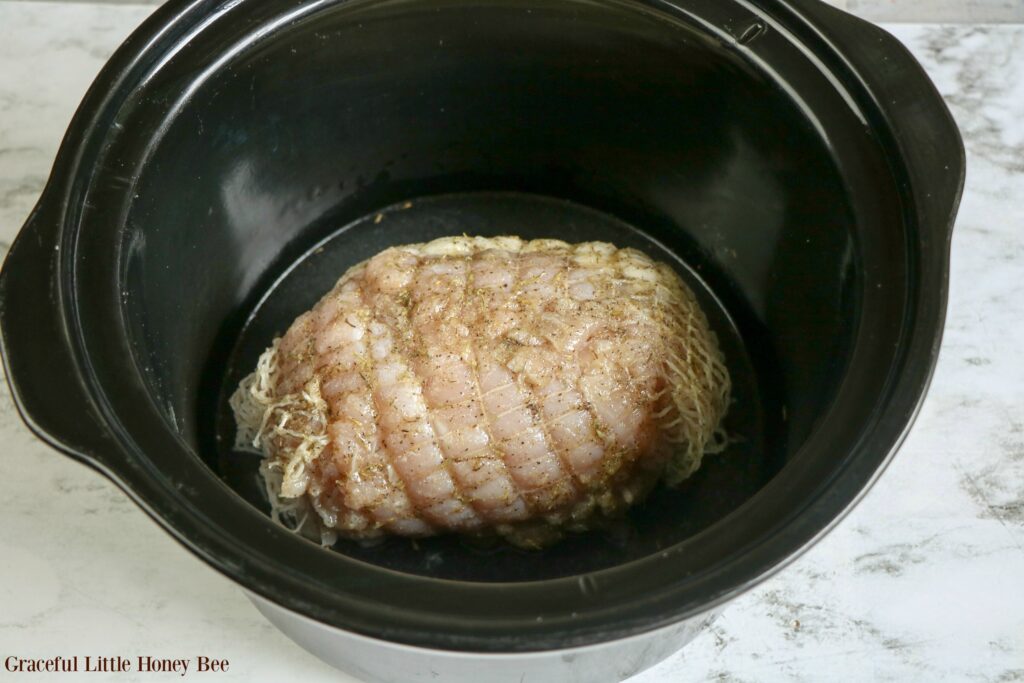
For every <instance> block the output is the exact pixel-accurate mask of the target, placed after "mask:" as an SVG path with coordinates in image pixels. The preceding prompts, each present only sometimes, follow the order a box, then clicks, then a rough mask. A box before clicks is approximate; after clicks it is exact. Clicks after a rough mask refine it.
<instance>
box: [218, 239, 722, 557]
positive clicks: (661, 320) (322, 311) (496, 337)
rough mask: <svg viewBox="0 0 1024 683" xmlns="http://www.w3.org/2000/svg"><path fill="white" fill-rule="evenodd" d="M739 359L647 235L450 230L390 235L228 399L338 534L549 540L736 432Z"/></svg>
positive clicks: (639, 493)
mask: <svg viewBox="0 0 1024 683" xmlns="http://www.w3.org/2000/svg"><path fill="white" fill-rule="evenodd" d="M729 392H730V384H729V376H728V372H727V370H726V367H725V363H724V360H723V358H722V355H721V352H720V350H719V348H718V345H717V341H716V338H715V335H714V334H713V333H712V332H711V331H710V329H709V327H708V322H707V319H706V318H705V316H704V314H703V312H702V311H701V309H700V307H699V305H698V303H697V300H696V298H695V297H694V295H693V293H692V292H691V291H690V290H689V289H688V288H687V286H686V285H685V284H684V283H683V281H682V280H681V279H680V278H679V276H678V275H677V274H676V273H675V271H673V270H672V269H671V268H670V267H668V266H667V265H665V264H662V263H656V262H654V261H652V260H651V259H650V258H648V257H647V256H645V255H644V254H642V253H640V252H638V251H636V250H633V249H617V248H615V247H614V246H612V245H610V244H605V243H600V242H590V243H584V244H576V245H570V244H567V243H565V242H561V241H556V240H533V241H524V240H521V239H519V238H516V237H498V238H481V237H451V238H444V239H439V240H435V241H433V242H430V243H427V244H413V245H408V246H403V247H396V248H392V249H388V250H386V251H384V252H381V253H380V254H378V255H377V256H374V257H373V258H371V259H370V260H368V261H365V262H363V263H360V264H358V265H356V266H354V267H352V268H351V269H349V270H348V272H346V273H345V274H344V276H343V277H342V278H341V280H339V281H338V283H337V285H336V286H335V287H334V289H333V290H331V291H330V292H328V293H327V294H326V295H325V296H324V297H323V298H322V299H321V300H320V301H319V303H317V304H316V306H314V307H313V309H312V310H311V311H309V312H307V313H304V314H302V315H301V316H299V317H298V319H297V320H295V322H294V323H293V324H292V326H291V327H290V328H289V329H288V331H287V333H285V335H284V336H283V337H281V338H280V339H277V340H275V341H274V342H273V345H272V346H271V347H270V348H269V349H267V351H266V352H265V353H264V354H263V355H262V356H261V357H260V360H259V363H258V366H257V368H256V370H255V372H253V373H252V374H251V375H250V376H248V377H247V378H246V379H245V380H243V381H242V383H241V385H240V386H239V388H238V390H237V391H236V392H235V394H234V396H233V397H232V399H231V405H232V408H233V409H234V411H235V418H236V421H237V424H238V439H239V442H240V443H241V444H243V445H244V446H246V447H249V448H250V449H256V450H258V451H259V452H261V453H262V454H263V455H264V456H265V460H264V462H263V466H262V468H261V472H262V473H263V476H264V478H265V480H266V483H267V487H268V493H269V495H270V497H271V504H272V506H273V507H274V510H275V516H276V517H278V518H279V519H280V514H281V513H282V512H285V513H288V515H289V516H290V517H291V522H292V525H293V526H294V525H299V526H302V525H312V526H315V527H316V530H317V531H319V532H320V533H321V535H322V538H323V539H324V542H330V541H331V540H332V539H333V537H334V535H335V534H337V535H341V536H345V537H349V538H353V537H355V538H360V537H372V536H377V535H380V534H383V533H389V534H395V535H401V536H428V535H433V534H438V533H446V532H458V533H470V534H494V533H496V534H498V535H500V536H503V537H505V538H507V539H509V540H511V541H512V542H514V543H517V544H519V545H524V546H541V545H544V544H546V543H549V542H551V541H552V540H554V539H557V538H558V537H559V535H560V533H561V532H562V531H563V530H567V529H585V528H588V527H589V526H592V525H594V524H595V523H597V522H598V521H599V520H601V519H605V518H608V517H610V516H614V515H616V514H620V513H621V512H623V511H624V510H625V509H626V508H628V507H629V506H630V505H633V504H635V503H637V502H639V501H641V500H642V499H643V497H644V496H645V495H646V494H647V492H648V491H650V489H651V488H652V487H653V486H654V485H655V484H656V483H657V482H658V480H659V479H664V480H665V481H666V482H667V483H668V484H670V485H671V484H675V483H678V482H680V481H682V480H683V479H685V478H686V477H688V476H689V475H690V474H692V473H693V471H694V470H696V469H697V468H698V467H699V465H700V461H701V458H702V456H703V455H704V454H705V453H706V452H712V451H714V450H716V449H719V448H721V446H722V444H723V443H724V435H723V432H722V430H721V428H720V423H721V420H722V418H723V416H724V414H725V412H726V409H727V406H728V401H729Z"/></svg>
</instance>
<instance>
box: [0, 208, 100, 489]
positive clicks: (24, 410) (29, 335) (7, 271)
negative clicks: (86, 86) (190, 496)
mask: <svg viewBox="0 0 1024 683" xmlns="http://www.w3.org/2000/svg"><path fill="white" fill-rule="evenodd" d="M50 209H51V206H50V204H49V203H48V202H47V201H46V200H45V194H44V199H42V200H40V202H39V203H38V204H37V205H36V208H35V209H34V210H33V212H32V214H31V215H30V216H29V218H28V220H27V221H26V222H25V226H24V227H23V228H22V229H21V232H19V233H18V237H17V239H16V240H15V241H14V244H13V245H11V248H10V250H9V251H8V252H7V258H6V259H5V260H4V263H3V269H2V270H0V351H2V354H3V362H4V371H5V372H6V374H7V382H8V385H9V386H10V389H11V396H12V397H13V398H14V403H15V405H16V406H17V408H18V412H19V413H20V414H21V417H22V419H23V420H24V421H25V423H26V424H27V425H28V427H29V429H31V430H32V431H33V432H34V433H35V434H36V435H37V436H38V437H39V438H41V439H42V440H43V441H46V442H47V443H49V444H50V445H52V446H54V447H55V448H57V449H58V450H60V451H62V452H64V453H66V454H68V455H70V456H71V457H73V458H75V459H77V460H80V461H83V462H85V463H86V464H88V465H90V466H92V467H95V468H98V469H100V470H105V469H106V467H105V466H104V463H103V462H102V459H101V456H100V454H102V453H110V452H113V451H112V449H114V448H115V447H114V445H113V442H112V440H111V437H110V435H109V434H107V432H106V430H105V429H103V428H102V427H101V426H100V425H101V422H100V420H99V416H98V413H97V411H96V408H95V406H94V405H93V403H92V401H91V400H90V399H89V397H88V394H87V393H86V391H85V389H84V388H83V384H82V379H81V375H80V373H79V370H78V367H77V366H76V364H75V362H74V360H73V358H72V356H71V351H70V346H69V343H68V334H67V330H66V329H65V324H64V316H63V315H62V314H61V310H60V297H59V296H58V292H57V286H58V285H57V278H56V276H55V274H56V273H57V268H58V263H59V261H60V251H59V246H58V236H59V221H58V219H57V218H55V217H54V216H52V215H51V213H52V211H51V210H50Z"/></svg>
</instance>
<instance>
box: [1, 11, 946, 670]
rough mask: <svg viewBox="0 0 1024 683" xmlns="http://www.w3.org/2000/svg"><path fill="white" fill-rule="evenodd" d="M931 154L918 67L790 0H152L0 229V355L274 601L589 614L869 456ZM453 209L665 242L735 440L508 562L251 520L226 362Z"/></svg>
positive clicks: (429, 230) (929, 255)
mask: <svg viewBox="0 0 1024 683" xmlns="http://www.w3.org/2000/svg"><path fill="white" fill-rule="evenodd" d="M962 181H963V152H962V148H961V145H960V142H959V137H958V135H957V132H956V129H955V126H954V125H953V123H952V120H951V119H950V117H949V115H948V112H947V111H946V110H945V108H944V106H943V105H942V103H941V100H940V99H939V98H938V95H937V94H936V93H935V91H934V88H933V87H932V86H931V84H930V83H929V82H928V80H927V79H926V78H925V77H924V74H923V73H922V72H921V70H920V68H919V67H918V66H917V64H916V62H914V61H913V60H912V58H910V57H909V55H907V54H906V52H905V50H904V49H903V48H902V47H901V46H899V45H898V43H895V41H894V40H893V39H892V38H891V37H889V36H887V35H886V34H884V33H882V32H881V31H879V30H878V29H875V28H873V27H871V26H869V25H867V24H864V23H863V22H859V21H857V20H855V19H853V18H851V17H848V16H846V15H843V14H841V13H838V12H836V11H835V10H831V9H828V8H826V7H824V6H823V5H820V4H818V3H816V2H812V0H792V1H791V2H781V1H770V0H763V2H760V3H753V4H746V3H742V4H741V3H733V2H724V1H722V0H688V1H682V0H681V1H680V2H678V3H662V2H654V1H651V2H641V1H639V0H635V1H621V2H620V1H617V0H525V1H524V0H516V1H515V2H513V1H512V0H504V1H501V0H484V1H483V2H479V1H477V2H467V1H464V0H402V1H395V0H387V1H382V0H377V1H367V0H363V1H358V0H357V1H350V2H329V1H324V2H311V3H303V4H298V5H296V4H294V3H292V2H283V1H279V0H261V2H256V1H255V0H243V1H242V2H232V3H224V4H218V3H214V2H198V3H193V4H191V5H186V4H185V3H178V2H174V1H172V2H170V3H168V4H167V5H165V6H163V7H162V8H161V9H160V10H158V11H157V12H156V14H155V15H154V17H153V18H151V19H150V20H149V21H147V22H146V24H145V25H144V26H143V27H142V28H141V29H140V30H139V32H137V33H136V34H135V35H134V36H133V37H132V38H131V39H130V40H129V41H128V43H126V45H125V46H124V47H123V48H122V49H121V50H120V51H119V52H118V53H117V55H115V57H114V58H113V59H112V61H111V63H110V64H109V65H108V67H107V68H106V69H105V70H104V72H103V73H102V74H101V75H100V77H99V79H98V80H97V83H96V84H95V85H94V87H93V89H92V90H91V91H90V93H89V95H88V96H87V98H86V101H85V102H84V103H83V105H82V108H81V109H80V111H79V113H78V115H77V116H76V118H75V121H74V122H73V124H72V127H71V129H70V130H69V133H68V138H67V140H66V141H65V145H64V147H63V148H62V151H61V154H60V156H59V158H58V160H57V163H56V165H55V171H54V177H53V178H52V179H51V182H50V184H49V185H48V187H47V189H46V191H45V192H44V196H43V198H42V200H41V201H40V205H39V207H38V208H37V211H36V212H35V213H34V214H33V216H32V217H31V218H30V220H29V223H28V225H27V227H26V230H25V232H23V234H22V236H21V237H19V239H18V241H17V242H16V243H15V245H14V246H13V247H12V250H11V253H10V256H9V257H8V260H7V262H6V263H5V265H4V269H3V272H2V273H0V331H2V340H3V344H4V351H5V362H6V364H7V370H8V376H9V378H10V380H11V383H12V387H13V389H14V393H15V396H16V398H17V400H18V404H19V409H20V410H21V411H22V413H23V415H25V416H26V419H27V420H28V421H29V422H30V424H31V425H32V426H33V428H34V429H35V430H36V431H37V432H38V433H40V434H42V435H44V437H45V438H48V439H49V440H50V441H51V442H53V443H54V444H55V445H57V446H58V447H59V448H62V449H64V450H65V451H68V452H70V453H71V454H73V455H74V456H75V457H79V458H81V459H83V460H84V461H86V462H88V463H89V464H91V465H93V466H95V467H97V468H98V469H100V470H101V471H104V472H105V473H106V474H107V475H108V476H110V477H111V478H113V479H114V480H115V481H117V482H118V483H120V484H121V485H122V486H123V487H124V488H125V489H126V490H127V491H128V492H129V493H130V494H131V495H132V496H133V497H134V498H135V499H136V500H138V501H139V502H140V504H141V505H142V506H143V507H144V508H145V509H146V510H147V511H148V512H149V513H150V514H152V515H153V516H154V517H155V518H156V519H157V520H158V521H160V522H161V523H162V524H164V525H165V526H166V527H167V528H168V529H169V530H170V531H171V532H172V533H173V534H174V535H175V536H176V537H177V538H179V539H180V540H181V541H182V542H183V543H185V544H186V545H187V546H188V547H189V548H191V549H192V550H193V551H194V552H196V553H197V554H198V555H200V556H201V557H203V558H205V559H206V560H207V561H208V562H210V563H211V564H212V565H213V566H215V567H217V568H218V569H220V570H221V571H223V572H225V573H226V574H228V575H230V576H232V577H233V578H235V579H236V580H238V581H239V582H241V583H242V584H243V585H245V586H246V587H248V588H249V589H250V590H253V591H256V592H258V593H261V594H262V595H264V596H266V597H268V598H270V599H271V600H273V601H275V602H278V603H279V604H281V605H284V606H286V607H288V608H290V609H293V610H296V611H298V612H301V613H304V614H307V615H309V616H312V617H314V618H317V619H319V620H321V621H323V622H325V623H329V624H333V625H336V626H340V627H343V628H348V629H352V630H356V631H359V632H361V633H366V634H370V635H375V636H378V637H382V638H390V639H395V640H399V641H402V642H408V643H416V644H422V645H430V646H435V647H444V648H452V649H459V648H466V649H472V650H535V649H545V648H552V647H559V646H567V645H572V644H580V643H587V642H596V641H600V640H607V639H609V638H614V637H620V636H623V635H627V634H630V633H636V632H639V631H644V630H649V629H651V628H655V627H657V626H661V625H664V624H667V623H670V622H672V621H674V620H678V619H680V618H682V617H684V616H688V615H691V614H694V613H697V612H700V611H702V610H705V609H707V608H708V607H709V606H711V605H713V604H717V603H718V602H719V601H721V600H723V599H727V598H728V597H731V596H733V595H736V594H737V593H738V592H740V591H742V590H744V589H745V588H747V587H749V586H750V585H752V584H753V583H754V582H756V581H758V580H760V579H761V578H763V577H764V576H766V575H767V574H768V573H770V572H771V571H773V570H774V569H776V568H777V567H779V566H780V564H781V563H783V562H784V561H786V560H787V559H788V558H790V557H792V556H793V555H794V553H796V552H798V551H799V550H800V549H802V548H804V547H806V545H807V544H808V543H809V542H810V541H811V540H812V539H814V538H815V537H816V536H818V535H819V534H820V533H821V532H822V531H823V530H825V529H826V528H828V527H829V526H830V525H831V524H832V523H834V521H835V520H836V519H837V517H838V516H839V515H840V514H841V513H842V512H843V511H845V510H846V509H847V508H848V507H849V505H850V504H851V503H852V502H853V501H855V500H856V499H857V498H858V497H859V495H861V493H862V492H863V491H864V490H865V488H866V486H867V485H868V484H869V483H870V482H871V481H872V480H873V478H874V477H875V476H877V473H878V472H879V471H880V468H881V467H882V466H883V465H884V463H885V462H886V461H887V460H888V458H889V457H890V456H891V454H892V452H893V450H894V447H895V446H896V444H897V443H898V442H899V440H900V439H901V438H902V435H903V433H904V432H905V430H906V428H907V426H908V425H909V423H910V421H911V420H912V418H913V416H914V414H915V412H916V409H917V406H918V404H919V402H920V400H921V397H922V395H923V392H924V389H925V387H926V384H927V381H928V378H929V376H930V372H931V369H932V367H933V365H934V360H935V355H936V353H937V348H938V341H939V338H940V335H941V327H942V316H943V312H944V307H945V286H946V272H947V257H948V254H947V248H948V239H949V229H950V226H951V224H952V219H953V216H954V214H955V210H956V205H957V202H958V200H959V193H960V190H961V187H962ZM406 200H412V201H413V208H412V209H409V210H407V211H404V212H392V213H390V214H389V216H388V218H387V220H385V221H382V222H381V223H380V224H379V225H378V224H375V223H374V221H373V220H372V217H374V216H375V215H376V213H377V212H378V211H380V210H382V209H384V208H385V207H388V206H392V205H395V204H396V203H402V202H405V201H406ZM399 205H400V204H399ZM368 217H369V219H368ZM346 226H347V227H346ZM454 226H457V227H455V229H454V230H453V229H452V228H453V227H454ZM476 226H479V227H476ZM342 228H345V229H344V230H342ZM463 230H465V231H467V232H473V233H488V232H492V233H500V232H515V233H518V234H520V235H524V236H529V235H541V234H543V235H547V236H554V237H561V238H563V239H568V240H570V241H575V240H577V239H591V238H594V237H602V238H606V237H607V238H611V239H612V240H613V241H615V242H617V243H619V244H620V245H623V246H625V245H627V244H635V245H636V246H638V247H640V248H643V249H645V250H647V251H648V252H649V253H651V254H652V255H654V256H656V257H658V258H661V259H664V260H668V261H670V262H673V263H675V264H676V266H677V267H678V268H679V269H680V272H682V273H683V274H684V275H685V276H686V277H688V278H689V279H690V280H691V282H693V283H694V285H695V287H696V288H697V289H698V290H699V291H701V292H702V293H703V294H702V296H704V297H705V300H706V303H707V306H708V308H709V310H710V311H711V312H712V319H713V322H714V324H715V326H716V329H717V330H718V332H719V334H720V335H721V336H722V338H723V342H724V344H725V345H726V348H727V352H728V354H729V357H730V358H729V360H730V362H731V364H732V370H733V374H734V375H735V376H736V378H737V380H738V392H737V398H738V400H739V401H740V403H739V404H738V405H737V407H736V408H735V409H734V414H733V417H732V418H731V419H732V420H734V423H733V425H732V426H733V428H734V429H735V430H736V431H737V432H739V433H740V436H744V437H748V440H747V441H745V442H742V443H741V444H738V445H736V446H734V447H733V448H732V449H730V451H729V452H727V453H725V454H723V455H722V456H720V457H717V458H714V459H712V460H711V461H709V463H708V465H707V467H706V468H705V470H703V471H702V472H701V473H700V474H699V475H698V477H697V478H696V479H695V480H694V482H692V483H691V484H690V485H688V486H687V487H686V488H685V489H684V490H682V491H681V492H672V493H669V492H665V491H662V492H659V494H658V495H657V496H656V497H655V499H654V500H653V501H652V504H651V506H649V507H648V508H646V509H645V510H639V511H637V513H636V514H635V515H633V517H632V519H631V520H630V521H628V522H627V523H626V527H625V532H621V530H620V532H615V533H608V532H602V534H603V535H602V534H595V535H592V536H591V537H589V538H588V537H583V539H582V540H581V539H575V540H570V541H568V542H567V543H565V544H564V545H562V546H559V547H558V548H556V549H552V550H550V551H546V553H541V554H537V555H532V556H529V557H528V558H522V557H520V556H517V555H516V554H514V553H512V552H511V551H508V550H503V549H497V550H496V551H494V554H492V555H489V556H488V555H481V551H480V550H479V549H477V548H467V547H466V546H465V545H464V544H462V543H459V542H456V541H452V540H451V539H439V540H436V541H431V542H429V543H428V544H427V547H426V548H422V549H419V550H418V549H417V548H413V547H411V546H409V545H408V544H404V542H391V543H388V544H384V545H381V546H377V547H374V548H363V547H358V546H354V545H352V544H344V543H343V544H341V545H339V547H338V548H337V551H336V552H331V551H327V550H323V549H320V548H318V547H316V546H314V545H313V544H310V543H308V542H306V541H304V540H303V539H300V538H297V537H295V536H293V535H291V534H289V533H288V532H287V531H284V530H282V529H280V528H279V527H276V526H274V525H273V524H272V523H271V522H270V521H269V520H268V519H267V518H266V516H265V515H264V514H263V512H262V511H261V510H260V509H259V507H260V505H261V501H260V500H259V498H258V496H256V495H254V493H253V491H252V487H251V484H252V481H251V472H246V470H245V468H244V466H243V467H242V468H241V469H239V470H236V469H235V465H236V463H238V461H237V460H235V459H233V458H234V457H235V456H232V455H231V454H229V453H227V452H226V449H225V448H224V447H223V446H221V445H218V442H217V438H216V437H217V424H216V422H217V416H218V414H220V415H221V418H222V419H221V432H222V433H221V436H222V441H221V444H223V439H224V438H226V435H227V432H228V431H229V426H227V425H225V424H224V419H223V418H224V415H223V410H222V408H223V404H222V399H223V391H222V390H223V388H224V386H225V383H226V384H227V386H230V385H231V384H232V383H233V382H234V381H235V380H236V379H237V377H238V375H239V374H240V373H241V372H242V369H243V368H248V367H249V366H250V365H251V363H252V362H253V361H254V359H255V354H256V353H257V352H258V349H259V347H261V346H262V345H265V344H266V343H268V342H269V341H270V337H271V336H272V335H273V333H275V332H280V331H281V330H282V329H283V328H284V327H285V326H286V325H287V323H288V322H289V321H290V319H291V317H293V316H294V315H295V314H297V313H298V312H300V311H301V310H303V309H304V308H306V307H308V305H309V304H311V303H312V302H313V301H315V299H317V298H318V297H319V296H320V294H321V293H322V292H323V290H325V289H326V288H327V287H328V285H329V283H330V282H331V281H332V280H333V279H334V278H335V277H337V275H340V274H341V272H342V271H343V270H344V268H345V267H346V266H347V265H350V264H352V263H355V262H357V261H359V260H361V259H363V258H365V257H367V256H369V255H371V254H372V253H374V252H376V251H378V250H379V249H381V248H383V247H385V246H388V245H391V244H396V243H402V242H410V241H416V240H417V239H421V238H422V237H425V236H428V235H430V236H434V235H440V234H444V233H446V232H449V231H453V232H462V231H463ZM327 238H330V239H327ZM325 239H327V241H323V240H325ZM322 241H323V242H322ZM321 242H322V244H321ZM318 244H321V246H323V247H324V250H323V251H322V252H320V253H319V254H317V253H315V251H313V252H311V251H310V250H311V249H312V248H313V247H315V246H316V245H318ZM296 264H297V265H296ZM292 266H294V268H292ZM290 268H291V270H289V269H290ZM285 273H287V275H286V276H285V277H284V279H281V276H282V275H284V274H285ZM275 284H276V286H275ZM268 292H270V294H269V296H268V297H267V298H266V300H265V301H263V303H262V305H260V302H261V300H263V298H264V296H265V295H267V293H268ZM254 311H256V315H255V317H253V318H252V321H251V323H250V324H248V325H246V321H247V320H249V319H250V316H251V315H252V314H253V312H254ZM40 340H42V341H40ZM247 477H248V479H247ZM239 492H240V493H241V494H242V495H238V493H239ZM246 499H248V501H249V502H247V500H246ZM616 534H617V535H616ZM403 544H404V545H403ZM432 558H433V559H432ZM112 561H116V558H112ZM395 570H398V571H395ZM441 577H448V578H457V579H461V580H459V581H451V580H442V578H441ZM538 617H541V618H539V619H538Z"/></svg>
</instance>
